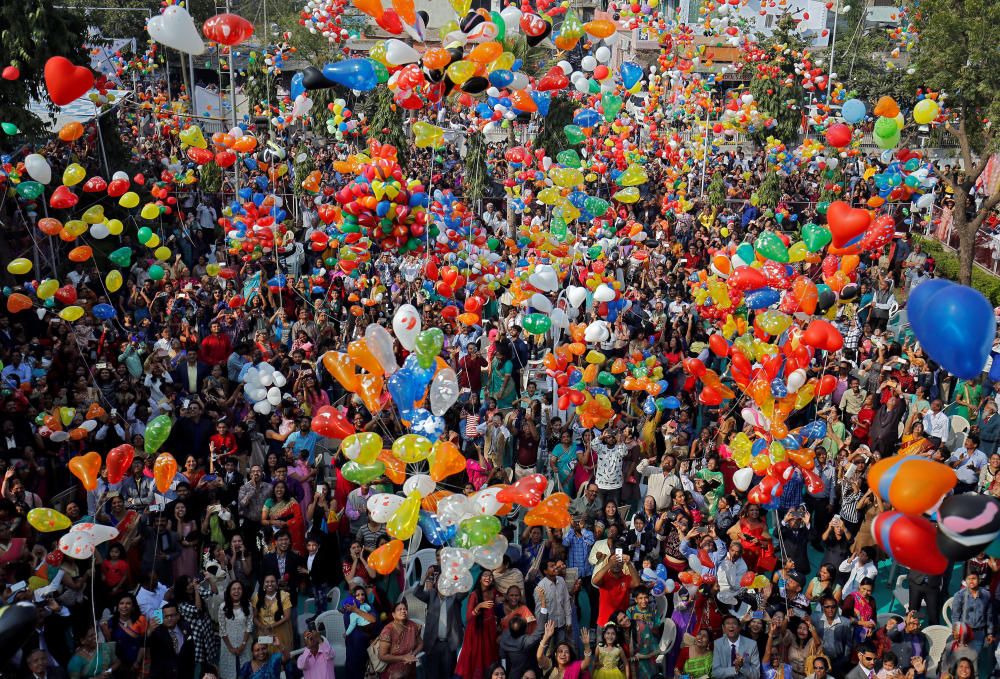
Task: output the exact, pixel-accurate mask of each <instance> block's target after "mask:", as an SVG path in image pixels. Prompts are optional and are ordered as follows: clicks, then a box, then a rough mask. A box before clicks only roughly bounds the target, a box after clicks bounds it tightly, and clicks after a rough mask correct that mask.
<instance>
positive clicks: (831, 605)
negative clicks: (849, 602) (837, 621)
mask: <svg viewBox="0 0 1000 679" xmlns="http://www.w3.org/2000/svg"><path fill="white" fill-rule="evenodd" d="M828 608H829V609H834V610H836V608H837V605H836V604H830V605H826V606H823V610H826V609H828Z"/></svg>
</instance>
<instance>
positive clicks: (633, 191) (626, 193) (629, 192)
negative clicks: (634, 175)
mask: <svg viewBox="0 0 1000 679" xmlns="http://www.w3.org/2000/svg"><path fill="white" fill-rule="evenodd" d="M639 197H640V196H639V189H637V188H635V187H634V186H630V187H628V188H625V189H622V190H621V191H618V192H617V193H615V195H614V196H612V198H614V199H615V200H617V201H618V202H619V203H635V202H637V201H638V200H639Z"/></svg>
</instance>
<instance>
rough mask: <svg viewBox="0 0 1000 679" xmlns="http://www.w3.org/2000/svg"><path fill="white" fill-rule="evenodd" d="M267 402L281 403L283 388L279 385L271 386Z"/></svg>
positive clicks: (274, 404) (272, 403)
mask: <svg viewBox="0 0 1000 679" xmlns="http://www.w3.org/2000/svg"><path fill="white" fill-rule="evenodd" d="M267 402H268V403H270V404H271V405H273V406H276V405H278V404H279V403H281V389H278V388H277V387H271V388H270V389H268V390H267Z"/></svg>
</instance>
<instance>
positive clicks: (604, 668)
mask: <svg viewBox="0 0 1000 679" xmlns="http://www.w3.org/2000/svg"><path fill="white" fill-rule="evenodd" d="M623 668H624V669H623ZM591 676H592V677H593V679H628V677H629V663H628V658H627V657H626V656H625V650H624V649H623V648H622V644H621V639H619V638H618V626H617V625H616V624H615V623H613V622H609V623H608V624H607V625H605V626H604V629H603V630H602V632H601V640H600V642H599V643H598V644H597V669H595V670H594V671H593V672H592V673H591Z"/></svg>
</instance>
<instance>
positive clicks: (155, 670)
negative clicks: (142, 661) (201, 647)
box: [149, 625, 194, 679]
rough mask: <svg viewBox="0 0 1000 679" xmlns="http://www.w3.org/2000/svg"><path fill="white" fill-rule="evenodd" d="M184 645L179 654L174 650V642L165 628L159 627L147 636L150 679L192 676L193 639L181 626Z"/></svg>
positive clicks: (173, 678) (182, 678)
mask: <svg viewBox="0 0 1000 679" xmlns="http://www.w3.org/2000/svg"><path fill="white" fill-rule="evenodd" d="M181 634H183V635H184V643H183V644H182V645H181V648H180V652H177V651H175V650H174V640H173V639H172V638H171V636H170V633H169V632H167V628H166V627H164V626H163V625H160V626H159V627H157V628H156V629H155V630H153V633H152V634H150V635H149V653H150V656H149V657H150V660H151V663H150V669H149V677H150V679H189V677H193V676H194V639H193V638H192V637H191V633H190V632H189V631H188V630H187V629H185V628H184V627H183V626H181Z"/></svg>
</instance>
